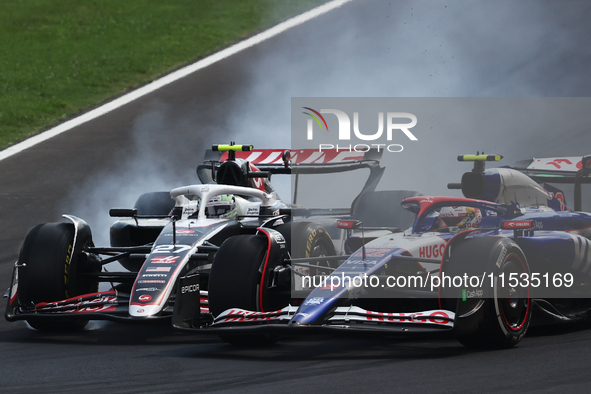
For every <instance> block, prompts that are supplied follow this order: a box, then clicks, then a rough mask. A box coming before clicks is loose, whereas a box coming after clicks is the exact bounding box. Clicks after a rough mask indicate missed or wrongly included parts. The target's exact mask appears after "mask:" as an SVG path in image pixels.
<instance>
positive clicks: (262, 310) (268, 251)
mask: <svg viewBox="0 0 591 394" xmlns="http://www.w3.org/2000/svg"><path fill="white" fill-rule="evenodd" d="M257 230H258V231H260V232H262V233H263V234H265V235H266V236H267V241H268V242H267V257H265V264H264V265H263V273H262V275H261V284H260V286H259V308H260V310H261V312H264V311H265V310H264V309H263V285H264V283H265V273H266V272H267V264H268V263H269V255H270V254H271V236H270V235H269V233H268V232H266V231H265V230H263V229H262V228H259V229H257Z"/></svg>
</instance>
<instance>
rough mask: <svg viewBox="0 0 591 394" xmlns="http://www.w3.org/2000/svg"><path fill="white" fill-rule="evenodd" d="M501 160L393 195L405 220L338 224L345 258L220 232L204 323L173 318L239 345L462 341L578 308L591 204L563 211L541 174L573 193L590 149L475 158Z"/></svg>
mask: <svg viewBox="0 0 591 394" xmlns="http://www.w3.org/2000/svg"><path fill="white" fill-rule="evenodd" d="M499 158H500V156H495V155H472V156H461V157H460V160H462V161H474V162H475V166H474V170H473V171H471V172H468V173H465V174H464V176H463V177H462V182H461V184H450V185H449V187H450V188H461V189H462V191H463V193H464V195H465V196H466V197H465V198H458V197H425V196H415V197H410V198H407V199H405V200H403V201H402V207H403V208H404V209H406V210H407V211H410V212H412V213H413V214H414V215H416V216H415V219H414V222H413V224H412V226H411V227H410V228H409V229H407V230H404V231H399V230H396V229H392V228H390V229H381V230H380V229H377V228H368V227H366V226H364V225H363V223H361V222H360V221H355V220H341V221H340V223H339V227H340V228H343V229H346V231H347V232H348V238H347V241H346V243H345V247H346V248H348V251H349V252H350V253H351V254H350V255H348V256H333V257H323V258H322V259H323V260H322V262H320V263H319V262H318V260H319V259H318V258H312V259H310V258H308V259H301V258H299V259H296V258H292V256H290V255H289V253H288V251H287V250H286V249H284V248H282V247H281V245H282V242H284V240H283V239H282V237H280V235H279V234H277V233H276V232H275V231H274V230H273V229H272V228H269V229H264V230H261V232H259V233H258V234H256V235H254V236H253V235H251V236H249V237H244V236H237V237H231V238H229V239H227V240H226V241H225V242H224V243H223V244H222V245H221V246H220V249H219V251H218V253H217V254H216V257H215V261H214V264H213V269H212V271H211V275H210V281H209V294H208V297H209V308H210V313H211V315H212V318H213V321H212V323H211V324H208V325H206V326H204V325H199V324H198V319H197V318H195V319H193V320H192V321H189V320H185V321H183V322H178V321H174V320H173V324H175V326H177V327H179V328H184V329H200V330H201V331H202V332H211V333H216V334H218V335H220V336H221V337H222V339H224V340H226V341H228V342H231V343H235V344H244V343H248V344H253V343H271V342H274V341H276V340H277V339H278V338H279V336H280V335H281V334H284V333H285V334H289V335H293V334H298V333H309V332H330V331H333V332H350V333H369V334H376V333H384V334H389V335H391V334H400V335H408V334H412V333H425V332H439V333H441V332H447V333H449V334H451V335H455V337H456V338H457V339H458V340H459V341H460V342H461V343H462V344H464V345H466V346H468V347H493V348H508V347H511V346H514V345H516V344H517V343H518V342H519V341H520V340H521V339H522V338H523V336H524V335H525V333H526V331H527V329H528V327H529V325H530V323H531V322H532V321H534V322H540V323H544V322H556V321H559V322H566V321H575V320H579V319H582V318H586V317H587V316H588V314H589V311H590V310H591V297H590V296H591V291H590V289H591V275H590V273H591V269H590V268H591V242H590V241H589V238H590V237H591V214H589V213H584V212H579V211H578V210H575V211H571V210H570V209H569V208H568V207H567V205H566V204H565V201H564V196H563V193H562V192H561V191H560V190H559V189H557V188H554V187H552V186H549V185H545V184H543V183H541V182H542V181H543V180H547V179H552V180H553V181H555V182H556V179H558V182H562V183H567V182H568V183H573V184H574V185H575V190H576V192H577V193H580V191H581V185H582V184H584V183H590V181H591V179H590V178H589V173H590V172H591V157H585V158H580V157H579V158H578V159H577V160H575V159H574V158H569V159H568V160H569V161H571V163H572V162H574V163H573V165H572V167H573V168H571V169H570V170H567V171H564V168H561V169H560V171H553V170H552V169H551V168H548V166H545V167H543V166H540V167H539V168H532V165H531V164H527V163H525V164H524V163H520V164H518V166H516V167H514V168H510V167H506V168H496V169H485V168H484V163H485V161H490V160H498V159H499ZM538 160H541V159H538ZM549 160H550V161H551V160H552V159H549ZM533 162H534V161H532V163H533ZM536 163H537V162H536ZM559 163H565V162H559ZM577 165H578V167H577ZM580 205H581V196H580V195H578V196H576V197H575V208H578V209H580ZM236 250H240V251H241V253H240V254H239V255H238V254H236V252H235V251H236ZM332 259H334V260H338V259H341V260H344V262H343V263H342V264H340V265H339V266H338V267H337V268H332V267H325V268H324V270H325V271H329V272H330V274H326V275H318V274H316V275H305V272H304V273H302V270H301V267H304V268H311V267H318V266H319V265H321V264H325V265H326V261H329V260H330V261H333V260H332ZM298 268H300V269H298ZM281 286H282V287H285V286H290V287H291V289H292V291H291V297H282V298H277V297H273V296H272V294H273V292H272V289H274V288H277V287H281ZM189 296H190V295H188V296H187V297H189ZM183 303H184V301H183ZM187 304H189V302H187ZM532 319H533V320H532Z"/></svg>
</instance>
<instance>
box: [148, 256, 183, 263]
mask: <svg viewBox="0 0 591 394" xmlns="http://www.w3.org/2000/svg"><path fill="white" fill-rule="evenodd" d="M177 260H178V256H162V257H161V256H155V257H152V260H151V261H150V262H151V263H152V264H174V263H176V261H177Z"/></svg>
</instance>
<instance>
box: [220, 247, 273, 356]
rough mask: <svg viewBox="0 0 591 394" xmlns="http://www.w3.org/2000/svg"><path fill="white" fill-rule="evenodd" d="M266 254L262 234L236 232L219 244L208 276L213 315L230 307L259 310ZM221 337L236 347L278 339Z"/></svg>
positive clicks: (256, 344) (258, 344) (248, 336)
mask: <svg viewBox="0 0 591 394" xmlns="http://www.w3.org/2000/svg"><path fill="white" fill-rule="evenodd" d="M266 256H267V239H266V237H264V236H261V235H237V236H233V237H230V238H228V239H226V240H225V241H224V242H223V243H222V245H221V246H220V248H219V250H218V251H217V253H216V255H215V259H214V261H213V264H212V267H211V273H210V276H209V301H210V304H209V310H210V312H211V313H212V314H213V316H218V315H219V314H220V313H222V312H224V311H225V310H227V309H230V308H240V309H245V310H248V311H256V312H260V311H261V307H260V304H259V295H260V291H261V283H260V282H261V270H262V267H263V263H264V261H265V258H266ZM267 277H268V276H267ZM263 287H264V286H263ZM263 291H265V289H263ZM220 338H221V339H222V340H224V341H226V342H228V343H231V344H233V345H238V346H261V345H262V346H265V345H272V344H274V343H275V342H277V336H275V335H269V334H256V335H220Z"/></svg>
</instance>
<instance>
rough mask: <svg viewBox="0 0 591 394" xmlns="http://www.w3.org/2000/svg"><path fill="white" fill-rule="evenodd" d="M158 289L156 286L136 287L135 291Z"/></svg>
mask: <svg viewBox="0 0 591 394" xmlns="http://www.w3.org/2000/svg"><path fill="white" fill-rule="evenodd" d="M158 290H160V289H158V288H157V287H141V288H137V289H135V291H136V292H138V291H158Z"/></svg>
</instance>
